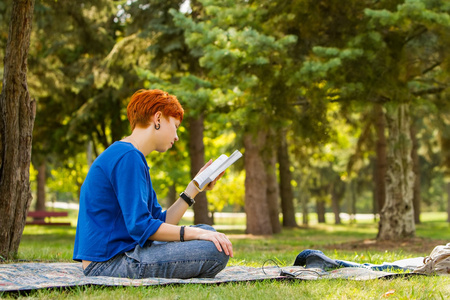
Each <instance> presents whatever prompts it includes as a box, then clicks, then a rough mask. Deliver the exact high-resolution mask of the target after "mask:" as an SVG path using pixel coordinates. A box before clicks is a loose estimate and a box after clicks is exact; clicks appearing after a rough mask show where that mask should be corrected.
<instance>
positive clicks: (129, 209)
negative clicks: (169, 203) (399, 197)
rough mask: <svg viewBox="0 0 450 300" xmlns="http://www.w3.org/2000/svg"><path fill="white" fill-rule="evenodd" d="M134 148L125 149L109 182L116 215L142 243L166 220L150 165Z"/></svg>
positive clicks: (138, 241) (139, 242)
mask: <svg viewBox="0 0 450 300" xmlns="http://www.w3.org/2000/svg"><path fill="white" fill-rule="evenodd" d="M143 159H144V158H143V157H142V156H141V155H140V154H139V153H137V152H136V151H130V152H128V153H126V154H125V155H124V156H123V157H122V158H121V159H120V160H119V161H118V163H117V165H116V166H115V168H114V169H113V171H112V173H111V183H112V185H113V188H114V191H115V193H116V195H117V199H118V201H119V206H120V211H119V212H118V215H117V216H116V218H123V219H124V222H125V225H126V228H127V231H128V233H129V235H130V236H131V238H132V239H134V240H135V241H136V242H137V243H138V244H139V245H140V246H141V247H143V246H144V244H145V242H146V241H147V240H148V238H149V237H150V236H152V235H153V234H154V233H155V232H156V231H157V230H158V229H159V227H160V226H161V224H162V223H163V222H164V221H165V212H164V213H163V212H162V208H161V206H160V205H159V203H158V202H157V199H156V194H155V192H154V190H153V187H152V184H151V180H150V174H149V169H148V166H147V164H146V162H144V161H143Z"/></svg>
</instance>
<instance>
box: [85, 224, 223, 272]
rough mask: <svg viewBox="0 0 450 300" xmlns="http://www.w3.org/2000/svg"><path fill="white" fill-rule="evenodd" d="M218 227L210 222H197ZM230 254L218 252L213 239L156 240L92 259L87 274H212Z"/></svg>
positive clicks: (221, 266) (206, 226)
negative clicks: (104, 259)
mask: <svg viewBox="0 0 450 300" xmlns="http://www.w3.org/2000/svg"><path fill="white" fill-rule="evenodd" d="M195 227H199V228H202V229H206V230H211V231H215V229H214V228H212V227H211V226H209V225H196V226H195ZM228 259H229V256H228V255H226V254H225V253H224V252H223V251H222V252H219V251H218V250H217V248H216V246H215V245H214V243H213V242H210V241H203V240H193V241H186V242H153V243H148V245H147V244H146V245H145V246H144V247H140V246H139V245H137V246H136V248H134V250H131V251H128V252H125V253H122V254H119V255H116V256H115V257H113V258H111V259H110V260H108V261H105V262H91V263H90V264H89V266H87V268H86V269H85V270H84V275H86V276H110V277H126V278H148V277H160V278H183V279H185V278H195V277H199V278H212V277H214V276H216V274H217V273H219V272H220V271H222V270H223V269H224V268H225V267H226V265H227V263H228Z"/></svg>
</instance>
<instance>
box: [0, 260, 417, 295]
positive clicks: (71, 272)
mask: <svg viewBox="0 0 450 300" xmlns="http://www.w3.org/2000/svg"><path fill="white" fill-rule="evenodd" d="M408 275H415V274H411V273H409V274H408V273H404V274H399V273H391V272H384V271H373V270H369V269H365V268H341V269H337V270H332V271H328V272H327V271H324V270H321V269H305V268H304V267H301V266H292V267H282V268H280V267H278V266H265V267H264V266H263V267H260V268H254V267H247V266H229V267H226V268H225V269H224V270H223V271H222V272H220V273H219V274H217V276H216V277H215V278H191V279H165V278H146V279H129V278H116V277H103V276H99V277H86V276H84V274H83V271H82V268H81V263H14V264H0V292H11V291H29V290H35V289H44V288H59V287H73V286H82V285H102V286H154V285H168V284H220V283H228V282H245V281H247V282H249V281H262V280H318V279H335V278H340V279H349V280H370V279H377V278H392V277H397V276H408Z"/></svg>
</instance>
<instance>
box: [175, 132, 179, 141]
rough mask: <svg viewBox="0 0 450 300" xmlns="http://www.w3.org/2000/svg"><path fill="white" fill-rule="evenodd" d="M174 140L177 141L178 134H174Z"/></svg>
mask: <svg viewBox="0 0 450 300" xmlns="http://www.w3.org/2000/svg"><path fill="white" fill-rule="evenodd" d="M175 142H178V134H177V133H176V134H175Z"/></svg>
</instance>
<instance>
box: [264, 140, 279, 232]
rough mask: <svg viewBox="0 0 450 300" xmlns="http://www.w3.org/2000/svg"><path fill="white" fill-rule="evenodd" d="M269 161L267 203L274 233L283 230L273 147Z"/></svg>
mask: <svg viewBox="0 0 450 300" xmlns="http://www.w3.org/2000/svg"><path fill="white" fill-rule="evenodd" d="M269 152H270V155H269V156H268V163H267V166H268V168H267V176H266V177H267V194H266V195H267V204H268V208H269V216H270V223H271V225H272V231H273V233H279V232H281V223H280V209H279V203H278V195H279V193H278V180H277V170H276V169H277V165H276V164H277V157H276V152H275V149H271V150H270V151H269Z"/></svg>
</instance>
